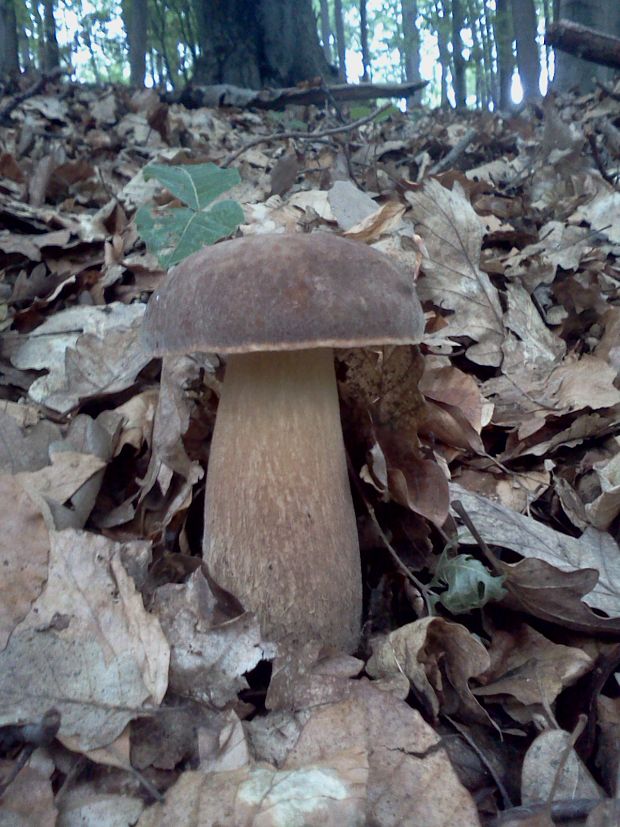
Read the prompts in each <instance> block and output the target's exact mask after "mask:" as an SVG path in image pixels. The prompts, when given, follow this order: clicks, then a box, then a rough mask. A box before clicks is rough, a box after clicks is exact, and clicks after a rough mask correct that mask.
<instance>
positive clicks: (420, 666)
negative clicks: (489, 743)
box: [366, 617, 490, 724]
mask: <svg viewBox="0 0 620 827" xmlns="http://www.w3.org/2000/svg"><path fill="white" fill-rule="evenodd" d="M489 665H490V661H489V655H488V653H487V651H486V649H485V648H484V646H483V645H482V644H481V643H479V642H478V641H477V640H476V638H475V637H474V636H473V635H472V634H471V633H470V632H469V631H468V630H467V629H466V628H465V626H461V625H460V624H459V623H450V622H449V621H447V620H444V619H443V618H441V617H425V618H423V619H422V620H416V621H414V622H413V623H408V624H407V625H406V626H401V628H400V629H396V630H395V631H394V632H390V634H389V635H387V637H385V638H379V639H378V640H377V641H376V642H375V643H374V644H373V654H372V657H371V658H370V660H369V661H368V663H367V664H366V671H367V672H368V674H369V675H371V676H373V677H375V678H383V677H390V676H392V675H397V674H401V675H405V676H406V677H407V679H408V680H409V681H410V683H411V686H412V687H413V688H414V689H415V691H416V692H417V694H418V695H419V696H421V697H422V698H424V700H425V702H426V705H427V708H428V710H429V712H431V713H432V715H433V717H434V718H436V717H437V716H438V715H439V713H440V712H443V713H445V714H448V715H453V714H454V713H455V712H460V713H461V714H465V715H467V716H469V717H470V718H471V719H472V720H475V721H478V722H479V723H483V724H488V723H490V720H489V718H488V716H487V714H486V712H485V711H484V709H483V708H482V707H481V706H480V704H479V703H478V701H477V700H476V699H475V698H474V696H473V695H472V693H471V690H470V688H469V681H470V679H471V678H473V677H476V676H478V675H480V674H482V673H483V672H485V671H486V670H487V669H488V668H489Z"/></svg>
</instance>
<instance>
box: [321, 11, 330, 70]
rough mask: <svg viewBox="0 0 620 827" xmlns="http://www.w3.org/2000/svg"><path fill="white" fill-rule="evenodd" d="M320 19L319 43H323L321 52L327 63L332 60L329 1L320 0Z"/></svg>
mask: <svg viewBox="0 0 620 827" xmlns="http://www.w3.org/2000/svg"><path fill="white" fill-rule="evenodd" d="M319 8H320V12H321V16H320V20H321V43H322V44H323V54H324V55H325V60H326V61H327V62H328V63H331V62H332V47H331V39H332V28H331V24H330V22H329V3H328V2H327V0H321V2H320V7H319Z"/></svg>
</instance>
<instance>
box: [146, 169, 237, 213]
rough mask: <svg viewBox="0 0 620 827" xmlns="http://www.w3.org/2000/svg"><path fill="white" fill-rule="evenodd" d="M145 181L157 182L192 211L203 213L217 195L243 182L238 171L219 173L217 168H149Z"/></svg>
mask: <svg viewBox="0 0 620 827" xmlns="http://www.w3.org/2000/svg"><path fill="white" fill-rule="evenodd" d="M144 178H145V180H147V181H148V180H149V179H150V178H157V180H158V181H160V182H161V183H162V184H163V185H164V186H165V187H166V189H168V190H170V192H171V193H172V194H173V195H174V196H175V197H176V198H178V199H179V200H180V201H182V202H183V203H184V204H187V206H188V207H191V209H192V210H203V209H204V208H205V207H206V206H208V205H209V204H210V203H211V202H212V201H213V200H214V199H215V198H217V197H218V195H221V194H222V193H223V192H226V191H227V190H229V189H231V188H232V187H234V186H235V185H236V184H238V183H239V181H240V177H239V171H238V170H236V169H220V168H219V167H217V166H216V165H215V164H182V165H179V166H165V165H164V164H149V165H148V166H147V167H145V169H144Z"/></svg>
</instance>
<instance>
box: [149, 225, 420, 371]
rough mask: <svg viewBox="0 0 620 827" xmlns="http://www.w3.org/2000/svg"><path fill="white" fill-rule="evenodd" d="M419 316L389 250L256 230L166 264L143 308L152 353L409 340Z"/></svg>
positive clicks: (415, 336) (416, 334)
mask: <svg viewBox="0 0 620 827" xmlns="http://www.w3.org/2000/svg"><path fill="white" fill-rule="evenodd" d="M423 328H424V316H423V313H422V309H421V307H420V303H419V302H418V300H417V297H416V295H415V289H414V286H413V283H412V281H411V279H410V277H409V276H408V275H407V273H405V272H404V271H403V270H402V269H401V268H400V267H399V266H398V264H396V262H395V261H394V260H393V259H392V258H390V257H389V256H386V255H384V254H383V253H380V252H378V251H376V250H373V249H371V248H370V247H367V246H365V245H364V244H361V243H359V242H356V241H349V240H348V239H345V238H341V237H340V236H336V235H332V234H330V233H324V232H316V233H313V234H311V235H305V234H301V233H299V234H287V235H259V236H246V237H244V238H237V239H234V240H232V241H225V242H223V243H221V244H216V245H214V246H212V247H205V248H204V249H202V250H200V251H199V252H197V253H195V254H194V255H192V256H189V258H186V259H185V260H184V261H183V262H182V263H181V264H179V265H177V266H176V267H174V268H173V269H172V270H171V271H170V274H169V276H168V279H167V280H166V282H165V284H164V285H163V286H162V287H161V288H160V289H159V290H158V291H157V292H156V293H155V294H154V296H153V297H152V299H151V301H150V302H149V305H148V308H147V310H146V314H145V318H144V325H143V341H144V343H145V345H146V346H147V347H148V349H149V350H150V351H151V352H152V353H153V354H154V355H155V356H162V355H164V354H170V353H190V352H194V351H211V352H217V353H245V352H249V351H269V350H301V349H305V348H313V347H345V348H348V347H366V346H368V345H378V344H394V345H400V344H410V343H414V342H419V341H420V338H421V336H422V332H423Z"/></svg>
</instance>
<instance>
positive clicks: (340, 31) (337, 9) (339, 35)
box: [334, 0, 347, 83]
mask: <svg viewBox="0 0 620 827" xmlns="http://www.w3.org/2000/svg"><path fill="white" fill-rule="evenodd" d="M334 27H335V29H336V51H337V52H338V76H339V78H340V80H341V81H342V82H343V83H346V81H347V44H346V41H345V38H344V16H343V13H342V0H334Z"/></svg>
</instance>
